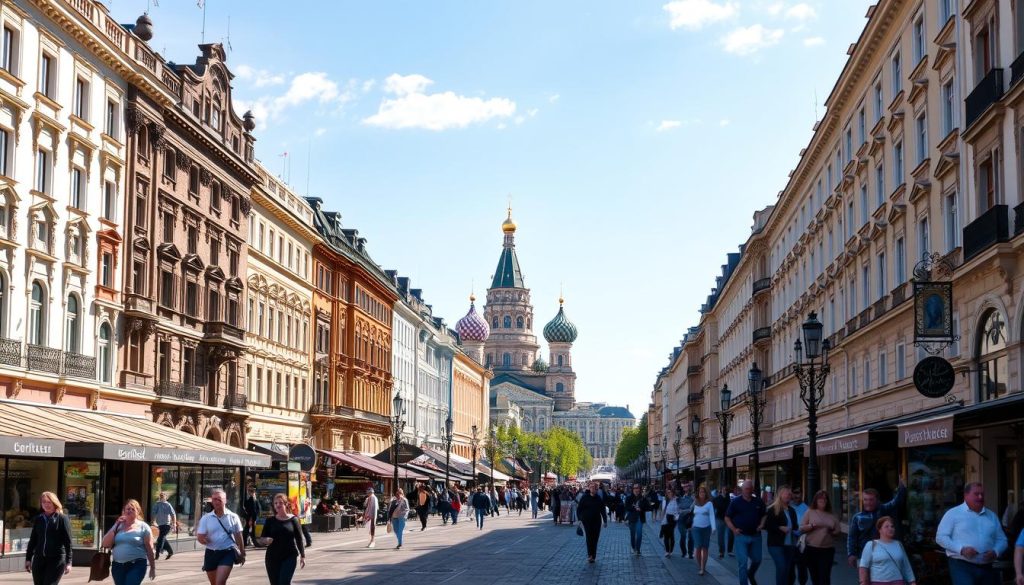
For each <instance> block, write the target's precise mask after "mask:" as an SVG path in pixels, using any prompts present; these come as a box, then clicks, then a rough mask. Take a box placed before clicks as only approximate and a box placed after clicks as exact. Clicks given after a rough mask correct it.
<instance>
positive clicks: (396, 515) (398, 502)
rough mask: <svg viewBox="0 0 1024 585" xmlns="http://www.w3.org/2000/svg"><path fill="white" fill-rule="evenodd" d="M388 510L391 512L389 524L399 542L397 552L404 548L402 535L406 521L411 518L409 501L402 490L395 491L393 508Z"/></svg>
mask: <svg viewBox="0 0 1024 585" xmlns="http://www.w3.org/2000/svg"><path fill="white" fill-rule="evenodd" d="M388 509H389V510H390V513H389V514H388V523H389V524H390V526H391V529H392V530H394V532H395V540H397V541H398V546H396V547H395V550H399V549H400V548H402V534H404V533H405V521H406V519H408V518H409V500H407V499H405V492H404V491H402V488H398V489H397V490H395V497H394V498H393V499H392V500H391V506H390V507H389V508H388Z"/></svg>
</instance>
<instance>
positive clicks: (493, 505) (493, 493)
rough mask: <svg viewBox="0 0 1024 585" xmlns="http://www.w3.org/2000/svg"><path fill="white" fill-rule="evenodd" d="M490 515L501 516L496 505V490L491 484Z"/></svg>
mask: <svg viewBox="0 0 1024 585" xmlns="http://www.w3.org/2000/svg"><path fill="white" fill-rule="evenodd" d="M491 515H492V516H501V510H500V509H499V507H498V490H497V489H495V487H494V486H493V485H492V486H491Z"/></svg>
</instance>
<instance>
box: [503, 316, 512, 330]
mask: <svg viewBox="0 0 1024 585" xmlns="http://www.w3.org/2000/svg"><path fill="white" fill-rule="evenodd" d="M502 325H503V326H504V327H505V329H511V328H512V317H510V316H508V315H505V320H504V322H503V323H502Z"/></svg>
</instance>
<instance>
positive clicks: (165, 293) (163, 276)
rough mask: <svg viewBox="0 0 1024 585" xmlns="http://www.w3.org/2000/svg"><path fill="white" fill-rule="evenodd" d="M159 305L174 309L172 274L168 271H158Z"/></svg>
mask: <svg viewBox="0 0 1024 585" xmlns="http://www.w3.org/2000/svg"><path fill="white" fill-rule="evenodd" d="M160 305H161V306H164V307H167V308H168V309H173V308H174V273H172V272H171V271H170V270H161V271H160Z"/></svg>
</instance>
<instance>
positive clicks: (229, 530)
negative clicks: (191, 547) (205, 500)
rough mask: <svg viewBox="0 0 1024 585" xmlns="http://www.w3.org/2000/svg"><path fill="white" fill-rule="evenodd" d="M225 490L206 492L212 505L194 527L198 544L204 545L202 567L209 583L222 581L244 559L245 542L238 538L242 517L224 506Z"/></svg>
mask: <svg viewBox="0 0 1024 585" xmlns="http://www.w3.org/2000/svg"><path fill="white" fill-rule="evenodd" d="M226 503H227V493H226V492H225V491H224V490H222V489H219V488H218V489H215V490H213V493H211V494H210V504H211V505H212V506H213V509H212V510H210V511H209V512H207V513H205V514H203V517H202V518H200V519H199V526H198V527H197V528H196V537H197V538H198V540H199V544H201V545H203V546H205V547H206V553H205V554H204V555H203V571H206V578H207V579H208V580H209V581H210V585H225V583H227V582H228V577H230V576H231V569H233V568H234V566H235V565H236V564H239V565H241V564H244V563H245V543H243V542H242V520H241V519H240V518H239V517H238V514H235V513H234V512H232V511H231V510H229V509H228V508H227V506H226V505H225V504H226Z"/></svg>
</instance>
